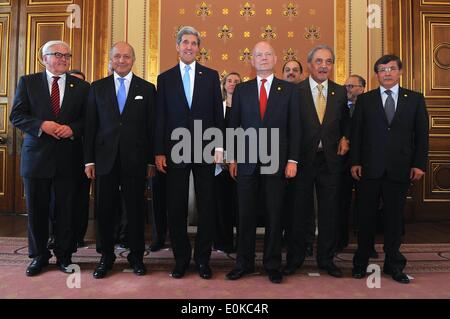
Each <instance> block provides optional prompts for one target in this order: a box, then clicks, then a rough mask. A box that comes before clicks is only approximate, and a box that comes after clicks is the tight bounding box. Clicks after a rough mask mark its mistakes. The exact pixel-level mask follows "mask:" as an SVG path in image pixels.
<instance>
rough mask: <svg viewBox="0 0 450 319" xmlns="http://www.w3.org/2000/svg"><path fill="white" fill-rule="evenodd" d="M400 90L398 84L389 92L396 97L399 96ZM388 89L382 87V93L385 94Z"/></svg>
mask: <svg viewBox="0 0 450 319" xmlns="http://www.w3.org/2000/svg"><path fill="white" fill-rule="evenodd" d="M399 89H400V86H399V85H398V83H397V84H396V85H394V86H393V87H391V88H390V89H389V90H391V92H392V94H393V95H395V96H398V90H399ZM387 90H388V89H386V88H385V87H383V86H380V93H381V94H383V93H384V92H386V91H387Z"/></svg>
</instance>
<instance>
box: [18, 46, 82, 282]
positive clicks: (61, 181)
mask: <svg viewBox="0 0 450 319" xmlns="http://www.w3.org/2000/svg"><path fill="white" fill-rule="evenodd" d="M71 57H72V54H71V53H70V47H69V45H68V44H67V43H65V42H62V41H49V42H47V43H46V44H44V46H43V48H42V61H43V63H44V65H45V71H44V72H41V73H35V74H30V75H26V76H23V77H21V78H20V80H19V84H18V86H17V91H16V96H15V97H14V103H13V108H12V110H11V115H10V120H11V122H12V124H13V125H14V126H15V127H17V128H18V129H20V130H21V131H23V132H24V139H23V145H22V153H21V154H22V156H21V165H20V174H21V176H22V177H23V183H24V188H25V198H26V203H27V212H28V244H29V246H28V249H29V252H28V255H29V256H30V257H31V258H33V261H32V262H31V264H30V265H29V267H28V268H27V271H26V275H27V276H34V275H37V274H38V273H40V272H41V271H42V269H43V267H45V266H47V265H48V260H49V259H50V258H51V256H52V255H51V254H50V251H49V250H48V249H47V240H48V235H49V231H48V226H49V210H50V205H51V204H50V201H51V199H50V198H51V192H52V189H54V214H55V226H56V229H55V237H56V247H55V249H54V250H53V252H54V253H55V255H56V258H57V260H56V264H57V266H58V268H59V269H60V270H61V271H63V272H71V270H70V269H69V267H68V266H69V265H70V264H71V263H72V261H71V256H72V252H73V251H76V244H75V236H74V218H75V216H74V213H75V208H76V207H77V204H76V200H77V199H78V198H77V193H78V185H79V180H80V176H81V174H82V167H83V165H82V163H83V149H82V144H81V136H82V135H83V125H84V112H85V109H86V104H87V96H88V93H89V84H88V83H86V82H84V81H82V80H80V79H77V78H75V77H73V76H71V75H68V74H67V73H66V72H67V71H68V70H69V66H70V59H71Z"/></svg>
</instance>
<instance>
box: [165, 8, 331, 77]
mask: <svg viewBox="0 0 450 319" xmlns="http://www.w3.org/2000/svg"><path fill="white" fill-rule="evenodd" d="M184 25H191V26H193V27H195V28H196V29H197V30H198V31H199V32H200V33H201V35H202V45H201V47H202V48H203V49H204V53H203V55H202V56H201V61H200V62H201V63H202V64H204V65H206V66H208V67H211V68H213V69H216V70H218V71H219V73H220V74H222V73H223V72H224V71H227V72H230V71H237V72H239V73H240V74H241V76H243V77H249V78H251V77H254V73H252V68H251V65H250V63H249V60H248V57H247V54H248V51H251V50H252V48H253V46H254V45H255V43H256V42H258V41H260V40H262V39H263V36H265V37H267V39H268V40H269V41H271V43H272V45H273V46H274V48H275V51H276V54H277V56H278V65H277V70H276V74H277V75H278V76H280V75H281V70H280V69H281V67H282V65H283V63H284V59H290V58H292V57H296V58H297V59H298V60H300V61H301V62H302V64H303V65H304V68H305V69H306V65H305V64H306V54H307V53H308V51H309V50H310V49H311V48H312V47H313V46H315V45H317V44H321V43H326V44H328V45H330V46H331V47H333V46H334V1H333V0H322V1H314V0H303V1H270V0H255V1H219V0H215V1H214V0H210V1H197V0H183V1H181V0H176V1H175V0H173V1H161V29H160V30H161V33H160V35H161V42H160V59H161V61H160V71H161V72H163V71H165V70H167V69H169V68H171V67H172V66H174V65H175V64H176V63H177V61H178V60H177V52H176V50H175V34H176V32H177V30H179V28H180V26H184Z"/></svg>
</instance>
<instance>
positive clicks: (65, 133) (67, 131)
mask: <svg viewBox="0 0 450 319" xmlns="http://www.w3.org/2000/svg"><path fill="white" fill-rule="evenodd" d="M41 130H42V131H43V132H44V133H46V134H47V135H50V136H53V137H54V138H56V139H57V140H60V139H62V138H70V137H72V136H73V131H72V129H71V128H70V126H68V125H61V124H58V123H56V122H54V121H44V122H43V123H42V125H41Z"/></svg>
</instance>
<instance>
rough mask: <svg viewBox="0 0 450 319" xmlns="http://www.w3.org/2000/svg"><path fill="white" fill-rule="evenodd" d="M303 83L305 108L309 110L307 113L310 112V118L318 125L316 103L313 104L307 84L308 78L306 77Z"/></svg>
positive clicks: (310, 89)
mask: <svg viewBox="0 0 450 319" xmlns="http://www.w3.org/2000/svg"><path fill="white" fill-rule="evenodd" d="M304 83H305V85H304V86H303V88H302V90H303V94H304V96H305V97H306V104H307V106H306V107H307V108H308V110H309V113H310V114H311V116H310V118H311V119H314V122H316V125H320V121H319V116H318V115H317V110H316V105H315V104H314V98H313V95H312V88H311V85H310V84H309V79H308V78H307V79H306V80H305V82H304Z"/></svg>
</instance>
